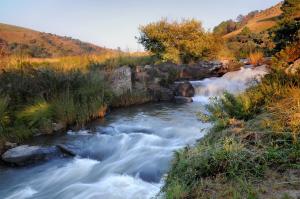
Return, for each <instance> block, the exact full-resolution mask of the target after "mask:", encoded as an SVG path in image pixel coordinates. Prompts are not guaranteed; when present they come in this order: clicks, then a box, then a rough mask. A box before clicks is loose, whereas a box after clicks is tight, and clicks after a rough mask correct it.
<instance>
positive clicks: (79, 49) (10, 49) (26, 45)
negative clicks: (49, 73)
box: [0, 23, 109, 57]
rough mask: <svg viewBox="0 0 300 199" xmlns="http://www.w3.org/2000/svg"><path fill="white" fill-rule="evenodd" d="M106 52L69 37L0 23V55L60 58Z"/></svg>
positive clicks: (101, 48)
mask: <svg viewBox="0 0 300 199" xmlns="http://www.w3.org/2000/svg"><path fill="white" fill-rule="evenodd" d="M106 51H109V49H106V48H103V47H99V46H96V45H93V44H89V43H85V42H82V41H80V40H77V39H72V38H71V37H62V36H58V35H55V34H51V33H43V32H38V31H35V30H31V29H27V28H22V27H18V26H13V25H8V24H3V23H0V53H1V52H2V53H5V54H19V53H23V54H26V55H29V56H31V57H60V56H69V55H83V54H100V53H103V52H106Z"/></svg>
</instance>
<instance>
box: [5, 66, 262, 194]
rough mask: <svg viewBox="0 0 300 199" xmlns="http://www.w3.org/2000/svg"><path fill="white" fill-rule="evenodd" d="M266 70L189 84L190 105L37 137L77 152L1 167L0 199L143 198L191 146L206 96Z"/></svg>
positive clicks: (130, 112)
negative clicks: (176, 153) (176, 155)
mask: <svg viewBox="0 0 300 199" xmlns="http://www.w3.org/2000/svg"><path fill="white" fill-rule="evenodd" d="M265 73H266V70H265V68H263V67H258V68H256V69H250V68H247V69H242V70H240V71H236V72H231V73H227V74H225V75H224V76H223V77H220V78H208V79H205V80H202V81H194V82H192V84H193V85H194V87H195V89H196V96H195V97H194V102H193V103H190V104H182V105H178V104H172V103H158V104H148V105H143V106H135V107H130V108H124V109H118V110H116V111H114V112H112V113H111V114H109V115H108V116H107V117H106V118H105V119H104V120H99V121H95V122H93V123H92V124H91V125H90V126H89V128H87V129H83V130H81V131H78V132H73V131H69V132H67V133H65V134H62V135H57V136H52V137H48V138H47V137H43V138H40V139H36V140H35V141H34V144H36V145H54V144H65V145H67V146H68V147H70V148H72V150H74V151H76V153H77V154H78V156H77V157H75V158H63V157H57V158H54V159H51V160H49V161H47V162H44V163H41V164H38V165H35V166H28V167H23V168H16V169H12V168H0V198H6V199H24V198H39V199H47V198H49V199H50V198H51V199H52V198H55V199H71V198H72V199H73V198H74V199H147V198H152V197H154V196H156V195H157V194H158V193H159V191H160V188H161V187H162V186H163V179H164V178H163V176H164V175H165V174H166V172H167V171H168V169H169V167H170V163H171V160H172V157H173V154H174V151H176V150H179V149H182V148H184V147H185V146H188V145H193V144H195V143H196V141H197V140H198V139H200V138H201V137H203V136H204V135H205V133H206V132H207V130H208V129H209V127H210V125H209V124H204V123H201V122H200V121H199V120H197V117H196V113H197V112H199V111H201V110H204V105H205V104H206V103H207V102H208V99H209V97H212V96H217V95H220V94H221V93H222V92H224V91H225V90H229V91H230V92H234V93H236V92H240V91H242V90H244V89H245V88H247V86H249V84H250V82H252V80H253V78H255V77H257V76H260V75H264V74H265Z"/></svg>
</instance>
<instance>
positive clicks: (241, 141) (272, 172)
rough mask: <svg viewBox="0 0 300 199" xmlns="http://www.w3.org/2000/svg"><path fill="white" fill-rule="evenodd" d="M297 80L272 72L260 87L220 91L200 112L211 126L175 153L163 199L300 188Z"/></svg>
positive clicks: (274, 194) (273, 193)
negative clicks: (195, 141) (204, 111)
mask: <svg viewBox="0 0 300 199" xmlns="http://www.w3.org/2000/svg"><path fill="white" fill-rule="evenodd" d="M299 102H300V78H299V76H298V75H287V74H286V73H285V72H283V71H281V70H273V71H272V72H271V74H269V75H267V76H266V77H265V78H264V79H263V80H262V82H261V83H260V84H258V85H256V86H253V87H251V88H249V89H248V90H247V91H246V92H245V93H243V94H241V95H239V96H234V95H231V94H229V93H225V94H224V95H223V97H221V98H219V99H213V100H212V102H211V104H210V105H208V106H207V110H208V112H209V114H208V115H205V114H199V118H200V119H201V120H203V121H206V122H213V124H214V126H213V128H212V130H211V132H209V133H208V134H207V135H206V136H205V138H204V139H203V140H201V141H200V143H198V144H197V146H195V147H193V148H186V149H184V150H182V151H179V152H176V154H175V159H174V161H173V164H172V168H171V170H170V172H169V174H168V176H167V178H166V185H165V187H164V189H163V191H164V192H165V194H166V196H167V198H291V197H292V196H294V194H295V193H298V192H299V191H300V190H299V187H300V172H299V171H300V142H299V138H300V134H299V132H300V131H299V130H300V118H299V113H300V106H299Z"/></svg>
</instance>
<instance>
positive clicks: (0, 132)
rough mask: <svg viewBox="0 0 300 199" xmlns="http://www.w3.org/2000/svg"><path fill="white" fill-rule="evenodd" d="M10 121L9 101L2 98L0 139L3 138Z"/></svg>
mask: <svg viewBox="0 0 300 199" xmlns="http://www.w3.org/2000/svg"><path fill="white" fill-rule="evenodd" d="M9 121H10V120H9V115H8V99H7V98H5V97H0V137H2V136H3V134H4V131H5V129H6V127H7V125H8V124H9Z"/></svg>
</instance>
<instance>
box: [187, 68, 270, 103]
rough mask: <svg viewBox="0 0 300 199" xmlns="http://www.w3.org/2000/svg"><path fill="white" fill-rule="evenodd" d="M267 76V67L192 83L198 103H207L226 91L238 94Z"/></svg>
mask: <svg viewBox="0 0 300 199" xmlns="http://www.w3.org/2000/svg"><path fill="white" fill-rule="evenodd" d="M266 74H267V69H266V67H265V66H260V67H256V68H254V69H252V68H242V69H241V70H239V71H235V72H229V73H226V74H225V75H224V76H223V77H220V78H207V79H204V80H202V81H192V82H191V83H192V84H193V86H194V88H195V90H196V96H195V97H194V98H193V100H194V101H196V102H207V101H208V99H209V97H213V96H219V95H221V94H222V93H224V91H228V92H230V93H238V92H241V91H243V90H245V89H246V88H247V87H249V86H250V85H251V83H253V82H255V81H259V80H260V78H261V77H262V76H264V75H266Z"/></svg>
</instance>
